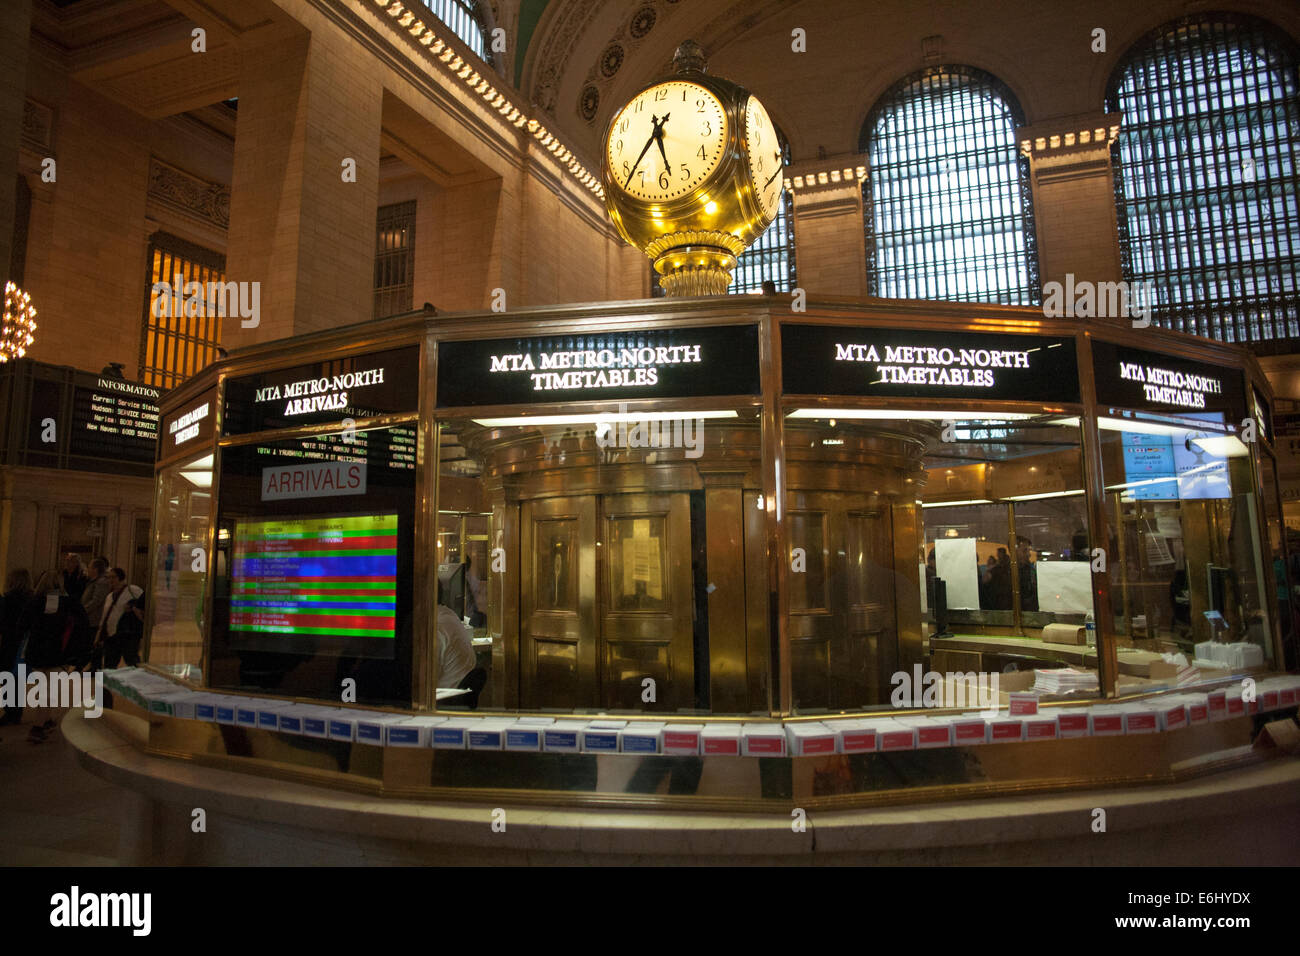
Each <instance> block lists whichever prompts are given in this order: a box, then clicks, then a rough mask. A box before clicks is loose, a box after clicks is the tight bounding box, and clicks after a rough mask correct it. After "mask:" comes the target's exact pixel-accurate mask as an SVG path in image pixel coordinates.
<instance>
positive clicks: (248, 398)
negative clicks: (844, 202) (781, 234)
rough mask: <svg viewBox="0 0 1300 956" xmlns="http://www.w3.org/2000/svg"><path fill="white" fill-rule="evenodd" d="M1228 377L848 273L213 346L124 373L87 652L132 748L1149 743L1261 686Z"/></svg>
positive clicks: (628, 773)
mask: <svg viewBox="0 0 1300 956" xmlns="http://www.w3.org/2000/svg"><path fill="white" fill-rule="evenodd" d="M1269 394H1270V393H1269V389H1268V384H1267V382H1266V380H1265V379H1264V377H1263V375H1262V373H1261V372H1260V370H1259V368H1258V366H1257V365H1256V364H1255V362H1254V360H1253V358H1251V357H1250V355H1249V354H1248V353H1246V352H1245V351H1244V350H1241V349H1238V348H1235V347H1232V346H1228V345H1223V344H1218V343H1212V342H1207V341H1203V340H1199V339H1193V338H1191V337H1188V336H1183V335H1178V334H1174V333H1169V332H1164V331H1160V330H1156V329H1131V328H1128V327H1122V326H1118V325H1092V326H1084V325H1080V324H1076V323H1073V322H1069V321H1064V320H1051V319H1045V318H1044V317H1043V316H1042V314H1041V312H1038V311H1035V310H1031V309H1020V308H1009V307H998V306H983V305H949V304H939V303H914V302H906V303H904V302H893V301H885V300H871V301H869V302H863V301H856V300H834V299H824V300H810V301H809V302H808V303H807V307H806V310H802V311H795V310H794V309H793V308H792V302H791V300H790V299H789V298H788V297H781V296H777V297H759V296H752V297H739V296H737V297H730V298H715V299H707V300H649V301H641V302H628V303H612V304H601V305H590V306H588V305H584V306H568V307H557V308H539V309H528V310H520V311H516V312H507V313H501V314H495V313H480V314H454V315H438V316H435V315H432V314H426V313H423V312H417V313H413V314H410V315H406V316H399V317H395V318H392V319H388V320H384V321H380V322H370V323H365V324H361V325H357V326H353V327H349V328H342V329H336V330H331V331H329V332H322V333H317V334H312V335H306V336H302V337H299V338H295V339H292V340H286V341H281V342H273V343H268V344H265V345H260V346H256V347H252V348H248V349H243V350H239V351H236V352H234V353H233V354H232V355H231V356H230V357H229V358H228V359H225V360H223V361H222V362H220V363H218V364H217V365H216V366H214V367H212V368H210V369H208V370H207V371H205V372H204V373H203V374H202V375H200V376H198V377H197V378H196V379H194V380H192V381H190V382H188V383H187V384H186V385H184V386H183V387H181V388H180V389H178V390H176V391H175V392H173V393H171V394H169V395H167V396H166V397H165V398H164V399H163V402H162V425H161V429H160V431H161V436H162V437H161V439H160V453H159V461H158V472H157V513H156V518H155V522H154V528H155V534H156V541H155V546H154V554H155V555H156V566H155V568H154V572H153V580H152V584H151V595H152V601H151V603H150V609H151V615H152V620H151V622H150V628H149V633H148V657H147V660H148V665H147V666H146V667H145V668H143V669H141V670H139V671H135V672H120V673H118V674H116V675H111V676H110V686H115V687H116V688H117V690H118V691H119V692H120V693H122V694H124V695H125V697H126V698H127V699H128V700H134V701H136V702H137V703H140V704H143V706H144V707H145V708H146V709H148V710H149V711H150V712H151V720H152V725H151V732H150V744H149V745H150V747H151V748H152V749H154V750H156V751H157V752H165V753H172V754H177V753H179V754H186V755H189V756H190V757H191V758H192V759H196V760H201V761H208V762H214V763H217V764H219V765H221V766H229V767H232V768H234V769H241V768H251V767H252V766H253V765H256V766H257V769H258V772H262V773H278V772H284V773H286V774H290V775H296V776H297V777H299V778H300V777H302V776H303V775H306V776H307V777H309V778H311V779H313V780H322V781H325V782H331V781H332V782H336V783H339V784H340V785H344V786H348V787H353V788H361V789H367V788H369V789H373V790H375V791H376V792H385V793H387V792H392V793H402V794H407V795H409V794H428V795H438V796H442V797H451V798H455V797H456V796H457V795H460V796H470V795H473V794H476V793H483V792H485V791H488V790H490V791H492V792H494V793H500V792H502V791H506V792H509V793H512V794H514V795H515V797H516V798H519V799H536V800H556V799H562V800H566V801H577V802H581V801H583V800H587V799H604V800H606V801H608V799H610V795H611V794H617V795H618V799H619V800H624V801H627V802H628V803H629V805H644V804H647V803H649V804H656V803H658V802H661V801H680V802H682V803H683V805H685V806H688V807H689V806H690V805H691V801H692V800H706V801H707V800H708V799H715V800H716V799H725V800H727V801H730V802H729V803H728V804H727V805H728V806H732V807H736V808H741V809H744V808H761V807H764V806H771V805H772V801H785V802H787V803H788V802H789V801H790V800H792V799H794V800H800V801H804V802H803V803H801V804H800V805H801V806H802V805H807V803H808V802H811V804H812V805H816V802H817V801H818V800H823V801H831V802H832V803H834V805H852V804H853V803H854V802H855V801H867V802H870V801H882V800H895V801H897V800H908V799H914V798H915V799H921V798H926V799H933V797H934V794H935V793H944V794H958V793H961V792H963V791H967V792H970V793H980V794H986V793H989V792H990V791H995V792H996V791H999V790H1005V791H1008V792H1015V791H1020V790H1025V789H1041V788H1043V787H1046V786H1052V787H1067V788H1068V787H1072V786H1079V787H1085V786H1090V785H1095V784H1096V782H1097V781H1098V780H1101V779H1105V780H1108V781H1117V780H1119V781H1123V780H1142V781H1148V782H1149V781H1152V780H1156V781H1159V780H1174V779H1177V778H1178V777H1179V776H1180V775H1181V774H1183V773H1186V772H1190V771H1186V770H1183V769H1179V768H1182V767H1184V766H1185V765H1187V763H1188V761H1189V760H1192V761H1194V760H1195V759H1199V758H1204V757H1207V755H1214V754H1229V753H1230V754H1235V756H1234V757H1232V758H1231V759H1234V760H1242V761H1249V760H1251V759H1255V758H1253V757H1251V755H1250V751H1249V747H1248V746H1247V745H1249V744H1250V742H1251V740H1252V739H1253V735H1254V733H1255V732H1256V731H1257V729H1258V727H1257V725H1258V721H1260V720H1261V719H1263V715H1264V714H1266V713H1267V712H1269V711H1270V710H1278V709H1282V708H1288V707H1289V708H1294V706H1295V702H1296V694H1297V690H1298V688H1300V684H1297V683H1296V682H1295V681H1293V680H1292V679H1291V678H1288V677H1285V676H1279V675H1277V674H1276V673H1274V672H1279V671H1281V670H1282V669H1283V668H1282V664H1281V661H1283V659H1284V657H1283V649H1284V644H1283V625H1282V622H1281V620H1280V617H1279V613H1280V611H1281V612H1283V613H1286V614H1289V613H1290V612H1289V610H1288V609H1287V606H1286V602H1285V598H1286V596H1287V595H1288V594H1289V593H1290V592H1289V583H1288V581H1287V580H1286V570H1285V569H1286V566H1287V562H1286V561H1285V555H1284V553H1283V551H1282V548H1283V541H1282V533H1281V513H1280V507H1279V499H1278V493H1277V488H1276V486H1275V483H1274V482H1273V480H1272V478H1271V470H1266V469H1265V468H1264V467H1263V465H1262V464H1261V462H1262V461H1263V458H1264V456H1267V455H1270V454H1271V449H1270V442H1271V434H1270V432H1269V428H1268V420H1269V401H1270V399H1269ZM1265 474H1267V475H1269V480H1268V481H1267V482H1265V481H1264V480H1263V476H1264V475H1265ZM1279 595H1281V597H1282V599H1283V604H1282V606H1281V607H1280V605H1279ZM1286 633H1288V634H1289V633H1290V627H1289V622H1287V624H1286ZM467 648H472V651H471V650H467ZM1271 673H1272V674H1273V676H1270V674H1271ZM1270 695H1271V696H1270ZM336 731H337V732H336ZM1073 738H1083V739H1073ZM1093 738H1111V739H1107V740H1095V739H1093ZM1002 743H1006V744H1007V746H994V744H1002ZM1224 759H1228V758H1226V757H1225V758H1224ZM1219 765H1222V761H1220V764H1219ZM835 801H839V803H835ZM846 802H847V804H846Z"/></svg>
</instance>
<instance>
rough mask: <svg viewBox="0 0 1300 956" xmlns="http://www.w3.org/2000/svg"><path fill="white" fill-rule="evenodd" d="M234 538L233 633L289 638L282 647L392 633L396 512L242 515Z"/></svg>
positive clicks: (384, 636) (382, 636) (291, 648)
mask: <svg viewBox="0 0 1300 956" xmlns="http://www.w3.org/2000/svg"><path fill="white" fill-rule="evenodd" d="M233 539H234V540H233V555H232V557H233V565H232V572H233V573H232V575H231V596H230V630H231V631H232V632H244V633H246V634H250V633H251V634H262V635H283V636H285V637H287V638H291V639H295V641H294V644H292V645H291V646H286V647H284V648H283V649H284V650H286V651H294V650H297V649H299V648H298V647H297V646H296V644H297V639H302V638H325V639H329V638H345V639H347V638H359V639H362V641H363V642H368V641H370V640H374V639H381V640H392V639H393V637H394V636H395V630H396V617H397V515H395V514H388V515H353V516H344V517H328V518H275V519H271V520H264V521H245V522H240V523H238V524H236V526H235V532H234V535H233ZM308 643H310V644H312V645H316V644H319V643H320V642H319V641H309V642H308ZM304 649H305V648H304Z"/></svg>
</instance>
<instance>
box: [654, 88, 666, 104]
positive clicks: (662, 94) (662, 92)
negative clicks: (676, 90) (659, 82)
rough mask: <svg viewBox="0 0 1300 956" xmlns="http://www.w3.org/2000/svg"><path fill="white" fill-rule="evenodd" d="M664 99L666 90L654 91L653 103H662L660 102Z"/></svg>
mask: <svg viewBox="0 0 1300 956" xmlns="http://www.w3.org/2000/svg"><path fill="white" fill-rule="evenodd" d="M666 99H668V91H667V90H655V102H656V103H662V102H663V101H664V100H666Z"/></svg>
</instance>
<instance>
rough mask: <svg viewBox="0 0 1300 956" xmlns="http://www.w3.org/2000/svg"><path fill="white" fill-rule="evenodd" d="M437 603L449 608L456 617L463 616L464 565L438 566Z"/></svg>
mask: <svg viewBox="0 0 1300 956" xmlns="http://www.w3.org/2000/svg"><path fill="white" fill-rule="evenodd" d="M438 603H439V604H442V605H445V606H446V607H449V608H451V609H452V610H453V611H455V612H456V616H457V617H459V618H464V616H465V565H463V564H440V565H438Z"/></svg>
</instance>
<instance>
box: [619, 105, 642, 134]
mask: <svg viewBox="0 0 1300 956" xmlns="http://www.w3.org/2000/svg"><path fill="white" fill-rule="evenodd" d="M644 108H645V100H637V101H636V109H635V110H634V111H633V112H636V113H640V112H641V110H643V109H644ZM623 132H625V133H626V132H627V130H623Z"/></svg>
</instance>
